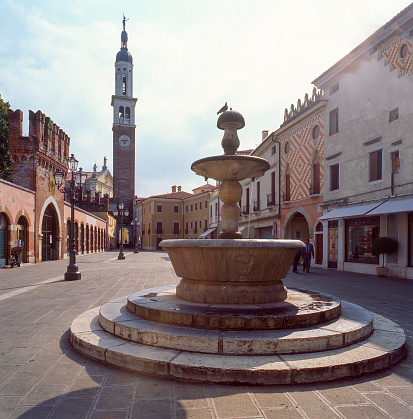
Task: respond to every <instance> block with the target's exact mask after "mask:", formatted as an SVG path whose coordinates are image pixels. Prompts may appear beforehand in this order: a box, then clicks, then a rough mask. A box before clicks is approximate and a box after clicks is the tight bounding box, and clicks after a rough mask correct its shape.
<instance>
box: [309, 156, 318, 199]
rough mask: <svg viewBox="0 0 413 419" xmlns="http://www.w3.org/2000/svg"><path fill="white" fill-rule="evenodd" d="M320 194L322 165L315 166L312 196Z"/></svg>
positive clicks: (316, 164) (315, 164)
mask: <svg viewBox="0 0 413 419" xmlns="http://www.w3.org/2000/svg"><path fill="white" fill-rule="evenodd" d="M319 193H320V163H314V164H313V179H312V190H311V191H310V194H311V195H318V194H319Z"/></svg>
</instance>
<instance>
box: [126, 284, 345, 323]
mask: <svg viewBox="0 0 413 419" xmlns="http://www.w3.org/2000/svg"><path fill="white" fill-rule="evenodd" d="M178 286H179V285H178ZM175 288H176V287H163V288H162V289H159V288H158V289H154V290H144V291H141V292H136V293H134V294H131V295H130V296H129V297H128V298H127V305H126V306H127V309H128V310H129V311H130V312H131V313H133V314H136V315H137V316H139V317H141V318H143V319H147V320H151V321H153V322H157V323H166V324H171V325H175V326H186V327H194V328H200V329H214V330H267V329H295V328H298V327H309V326H313V325H317V324H320V323H325V322H327V321H330V320H333V319H336V318H338V317H339V316H340V311H341V305H340V301H338V300H337V299H336V298H335V297H333V296H332V295H328V294H324V293H320V292H315V291H304V290H297V289H294V288H290V289H289V290H288V297H287V299H286V300H283V301H276V302H272V303H261V304H244V305H242V306H240V305H236V304H234V305H230V304H206V303H195V302H188V301H185V300H182V299H181V298H179V297H177V295H176V293H175Z"/></svg>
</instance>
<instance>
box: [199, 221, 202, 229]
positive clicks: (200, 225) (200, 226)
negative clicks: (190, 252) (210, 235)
mask: <svg viewBox="0 0 413 419" xmlns="http://www.w3.org/2000/svg"><path fill="white" fill-rule="evenodd" d="M199 228H202V220H199Z"/></svg>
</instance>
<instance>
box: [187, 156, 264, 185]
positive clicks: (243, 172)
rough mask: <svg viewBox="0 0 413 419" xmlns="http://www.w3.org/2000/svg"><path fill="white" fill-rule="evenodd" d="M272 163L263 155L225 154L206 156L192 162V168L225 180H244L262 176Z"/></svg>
mask: <svg viewBox="0 0 413 419" xmlns="http://www.w3.org/2000/svg"><path fill="white" fill-rule="evenodd" d="M269 168H270V164H269V163H268V162H267V160H265V159H263V158H261V157H255V156H244V155H240V156H238V155H223V156H212V157H205V158H203V159H200V160H197V161H195V162H193V163H192V165H191V170H193V171H194V172H195V173H196V174H197V175H200V176H203V177H205V178H211V179H215V180H218V181H220V182H223V181H224V180H227V179H236V180H238V181H239V180H244V179H246V178H253V177H260V176H262V175H263V174H264V173H265V172H266V171H267V170H268V169H269Z"/></svg>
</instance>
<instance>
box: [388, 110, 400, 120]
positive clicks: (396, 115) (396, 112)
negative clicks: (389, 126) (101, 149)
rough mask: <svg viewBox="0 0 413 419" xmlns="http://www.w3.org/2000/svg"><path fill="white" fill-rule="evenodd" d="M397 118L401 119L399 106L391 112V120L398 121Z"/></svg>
mask: <svg viewBox="0 0 413 419" xmlns="http://www.w3.org/2000/svg"><path fill="white" fill-rule="evenodd" d="M396 119H399V108H396V109H393V110H392V111H390V112H389V122H393V121H396Z"/></svg>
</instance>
